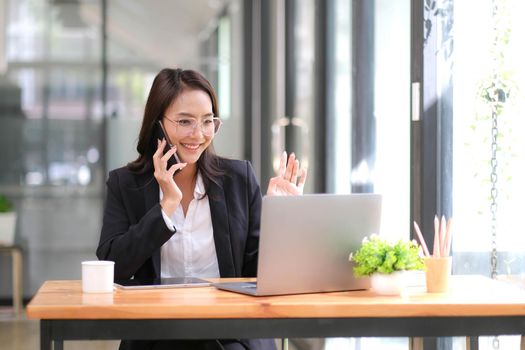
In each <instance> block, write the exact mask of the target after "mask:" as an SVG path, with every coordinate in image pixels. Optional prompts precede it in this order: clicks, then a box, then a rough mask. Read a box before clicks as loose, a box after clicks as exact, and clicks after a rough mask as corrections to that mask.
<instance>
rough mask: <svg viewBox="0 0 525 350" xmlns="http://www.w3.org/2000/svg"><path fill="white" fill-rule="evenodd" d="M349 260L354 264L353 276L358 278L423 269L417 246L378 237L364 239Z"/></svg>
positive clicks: (409, 242) (408, 242)
mask: <svg viewBox="0 0 525 350" xmlns="http://www.w3.org/2000/svg"><path fill="white" fill-rule="evenodd" d="M350 260H351V261H354V262H355V267H354V275H355V276H358V277H363V276H370V275H371V274H373V273H375V272H378V273H383V274H390V273H393V272H395V271H406V270H422V269H423V268H424V263H423V258H422V257H421V256H420V255H419V246H418V245H417V244H416V243H415V242H411V241H404V240H399V241H397V242H395V243H392V242H389V241H387V240H385V239H382V238H380V237H379V236H378V235H372V236H370V238H365V239H364V240H363V244H362V245H361V247H360V248H359V249H358V250H357V251H356V252H355V253H353V254H351V255H350Z"/></svg>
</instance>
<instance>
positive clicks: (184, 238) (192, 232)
mask: <svg viewBox="0 0 525 350" xmlns="http://www.w3.org/2000/svg"><path fill="white" fill-rule="evenodd" d="M203 194H204V183H203V181H202V176H201V174H200V173H199V174H197V181H196V184H195V190H194V192H193V199H192V200H191V202H190V205H189V206H188V211H187V213H186V217H184V212H183V210H182V205H179V206H178V207H177V209H176V210H175V212H174V213H173V215H172V216H171V217H168V215H166V213H164V211H162V216H163V217H164V221H165V222H166V225H167V226H168V228H169V229H170V230H172V231H174V229H175V228H177V232H176V233H175V234H174V235H173V236H171V238H170V239H169V241H167V242H166V243H164V245H163V246H162V247H161V249H160V260H161V262H160V266H161V269H160V270H161V271H160V275H161V277H162V278H166V277H186V276H192V277H208V278H211V277H220V273H219V263H218V261H217V252H216V250H215V241H214V240H213V227H212V222H211V211H210V202H209V200H208V196H206V197H204V198H202V199H199V198H201V197H202V195H203ZM162 197H163V194H162V190H160V199H162Z"/></svg>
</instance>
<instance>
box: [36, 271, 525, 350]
mask: <svg viewBox="0 0 525 350" xmlns="http://www.w3.org/2000/svg"><path fill="white" fill-rule="evenodd" d="M451 284H452V285H451V290H450V291H449V292H448V293H443V294H428V293H426V292H425V291H424V288H423V287H413V288H411V289H409V291H408V292H407V293H406V295H403V296H400V297H384V296H377V295H374V294H373V293H372V292H370V291H355V292H336V293H320V294H303V295H289V296H277V297H250V296H244V295H240V294H235V293H230V292H225V291H219V290H216V289H215V288H213V287H203V288H182V289H164V290H147V291H115V292H114V293H112V294H83V293H82V292H81V285H80V281H48V282H45V283H44V285H43V286H42V287H41V288H40V290H39V291H38V292H37V294H36V295H35V297H34V298H33V300H32V301H31V302H30V303H29V305H28V306H27V316H28V318H31V319H40V320H41V329H40V332H41V349H46V350H47V349H51V343H52V341H55V348H57V346H58V348H60V349H61V347H62V341H63V340H78V339H169V338H171V339H200V338H255V337H259V338H283V337H297V338H299V337H340V336H348V337H361V336H365V337H382V336H387V337H390V336H407V337H437V336H479V335H503V334H524V333H525V290H522V289H519V288H517V287H515V286H512V285H509V284H506V283H504V282H498V281H493V280H490V279H488V278H485V277H480V276H453V278H452V281H451Z"/></svg>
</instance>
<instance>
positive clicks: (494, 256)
mask: <svg viewBox="0 0 525 350" xmlns="http://www.w3.org/2000/svg"><path fill="white" fill-rule="evenodd" d="M495 104H496V103H493V107H492V132H491V133H492V144H491V150H492V157H491V159H490V166H491V173H490V182H491V184H492V187H491V189H490V199H491V203H490V213H491V214H492V218H491V224H490V228H491V238H492V241H491V255H490V267H491V270H490V275H491V277H492V278H496V276H497V274H498V251H497V240H496V239H497V216H496V214H497V211H498V203H497V202H496V200H497V198H498V187H497V185H498V158H497V156H498V154H497V152H498V115H497V113H496V111H495V109H496V106H494V105H495Z"/></svg>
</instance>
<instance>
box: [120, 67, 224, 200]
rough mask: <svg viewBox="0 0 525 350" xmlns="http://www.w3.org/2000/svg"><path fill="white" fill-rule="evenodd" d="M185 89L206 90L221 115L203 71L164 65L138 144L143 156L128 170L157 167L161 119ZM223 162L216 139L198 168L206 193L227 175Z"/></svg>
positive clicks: (205, 152) (213, 105) (152, 90)
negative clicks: (214, 145)
mask: <svg viewBox="0 0 525 350" xmlns="http://www.w3.org/2000/svg"><path fill="white" fill-rule="evenodd" d="M184 90H201V91H204V92H206V93H207V94H208V96H210V99H211V104H212V109H213V114H214V116H215V117H217V118H218V117H219V108H218V105H217V96H216V94H215V90H214V89H213V86H212V85H211V84H210V82H209V81H208V80H207V79H206V78H204V76H202V74H200V73H198V72H196V71H193V70H182V69H171V68H164V69H163V70H161V71H160V72H159V74H157V76H156V77H155V79H154V80H153V85H152V86H151V90H150V92H149V96H148V100H147V101H146V107H145V108H144V118H143V119H142V126H141V128H140V133H139V140H138V143H137V151H138V153H139V157H138V158H137V159H136V160H135V161H133V162H131V163H129V164H128V165H127V167H128V169H130V170H131V171H133V172H137V173H145V172H150V171H152V170H153V159H152V157H153V154H154V153H155V151H156V150H157V140H156V137H155V131H156V128H157V120H161V119H162V117H163V116H164V114H165V112H166V110H167V109H168V107H169V106H170V105H171V104H172V102H173V101H174V100H175V99H176V98H177V97H179V95H180V94H181V93H182V92H183V91H184ZM219 162H220V157H218V156H217V155H216V154H215V150H214V148H213V142H212V143H211V144H210V145H209V146H208V147H207V148H206V149H205V150H204V152H203V153H202V155H201V156H200V158H199V160H198V161H197V169H198V171H200V173H201V175H202V178H203V182H204V187H205V190H206V192H208V188H209V185H210V182H215V183H217V177H218V176H221V175H223V174H224V172H223V171H222V170H221V169H220V167H219Z"/></svg>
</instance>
